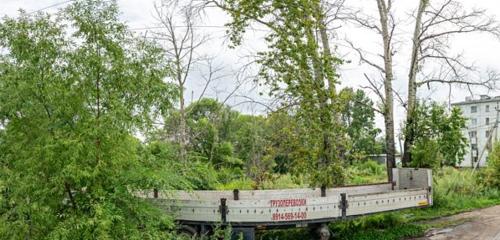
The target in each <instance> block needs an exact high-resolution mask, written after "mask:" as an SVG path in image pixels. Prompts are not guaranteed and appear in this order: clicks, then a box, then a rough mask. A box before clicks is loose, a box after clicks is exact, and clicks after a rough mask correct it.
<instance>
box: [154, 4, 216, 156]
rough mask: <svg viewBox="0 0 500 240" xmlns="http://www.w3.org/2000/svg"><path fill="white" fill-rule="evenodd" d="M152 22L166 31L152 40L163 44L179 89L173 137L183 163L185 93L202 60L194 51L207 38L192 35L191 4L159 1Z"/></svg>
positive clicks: (185, 128)
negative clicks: (154, 21) (194, 69)
mask: <svg viewBox="0 0 500 240" xmlns="http://www.w3.org/2000/svg"><path fill="white" fill-rule="evenodd" d="M155 18H156V19H157V21H158V22H159V23H160V26H161V27H162V28H163V29H164V30H165V31H156V32H153V34H154V38H155V39H157V40H158V41H159V42H160V43H162V44H163V49H164V51H165V55H166V57H167V58H168V60H169V61H170V64H171V65H172V78H173V79H174V81H175V82H176V83H177V84H178V85H179V95H178V99H179V112H178V113H179V118H178V120H179V122H178V129H177V131H176V134H175V135H174V136H175V138H176V139H177V142H178V143H179V150H180V151H179V153H180V154H179V158H180V159H181V161H182V162H184V163H186V161H187V150H186V145H187V144H188V143H187V142H188V133H187V123H186V109H185V108H186V107H185V105H186V104H185V97H186V96H185V94H184V93H185V91H186V81H187V80H188V77H189V76H190V75H191V74H192V71H193V66H194V65H195V64H197V63H199V62H200V61H201V60H202V57H201V56H200V55H199V54H198V52H197V51H198V49H199V48H200V47H201V46H202V44H203V43H204V42H206V41H207V37H206V36H202V35H199V34H197V33H196V32H195V30H194V28H193V27H194V24H195V20H196V19H195V18H196V14H195V10H194V8H193V7H192V6H191V5H190V4H188V5H185V6H179V2H178V1H177V0H161V1H160V2H159V4H156V3H155ZM210 67H211V65H210ZM210 70H212V69H210ZM216 71H218V70H216ZM213 74H214V72H212V71H210V74H209V75H210V79H208V80H207V83H206V86H205V88H206V87H207V86H208V85H209V84H210V81H211V80H212V75H213ZM200 97H201V96H200Z"/></svg>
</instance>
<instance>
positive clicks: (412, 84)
mask: <svg viewBox="0 0 500 240" xmlns="http://www.w3.org/2000/svg"><path fill="white" fill-rule="evenodd" d="M427 4H428V0H420V4H419V7H418V10H417V11H418V12H417V17H416V20H415V30H414V32H413V48H412V52H411V62H410V72H409V74H408V101H407V112H406V126H405V132H404V136H405V142H404V155H403V159H402V162H403V166H405V167H406V166H408V165H409V164H410V162H411V148H412V146H413V142H414V140H415V136H414V132H415V129H414V126H413V125H414V121H415V119H414V118H415V117H414V115H415V108H416V104H417V84H416V76H417V72H418V58H419V48H420V34H421V32H422V15H423V14H424V11H425V8H426V7H427Z"/></svg>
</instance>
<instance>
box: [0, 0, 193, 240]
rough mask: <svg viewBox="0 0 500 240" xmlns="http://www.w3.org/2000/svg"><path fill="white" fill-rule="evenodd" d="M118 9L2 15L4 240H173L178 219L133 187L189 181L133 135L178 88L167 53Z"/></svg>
mask: <svg viewBox="0 0 500 240" xmlns="http://www.w3.org/2000/svg"><path fill="white" fill-rule="evenodd" d="M118 12H119V11H118V9H117V6H116V3H115V2H114V1H98V0H82V1H75V2H74V3H72V4H71V5H70V6H69V7H68V8H67V9H66V10H65V11H64V12H63V13H62V14H60V15H58V16H50V15H46V14H27V13H25V12H20V16H19V17H18V18H16V19H13V18H4V19H3V20H2V21H1V22H0V48H2V52H1V55H0V103H1V105H0V122H2V123H3V124H4V128H5V129H4V134H3V135H2V139H1V140H0V143H1V146H0V148H1V149H2V151H1V152H0V159H1V160H0V161H1V166H2V168H1V169H0V171H1V172H0V179H1V180H0V182H2V184H3V186H4V189H3V191H2V194H3V197H2V203H1V208H0V211H1V217H0V225H1V226H2V228H0V230H1V231H2V232H0V236H1V237H2V239H159V238H169V237H171V234H170V231H169V230H171V229H172V228H173V227H174V226H173V223H172V221H171V219H170V218H168V216H164V215H162V214H161V213H160V212H158V211H157V210H156V209H155V208H153V207H152V206H150V205H149V204H147V203H146V202H144V201H143V200H141V199H139V198H137V197H135V196H134V194H133V193H134V192H135V191H137V190H139V189H148V188H150V187H153V186H156V187H159V188H165V189H168V188H173V187H175V186H177V184H180V185H182V183H183V181H182V177H181V176H177V174H176V173H175V172H171V171H167V172H163V174H162V172H161V171H162V170H165V168H162V167H161V166H158V165H156V164H157V163H155V162H152V161H150V160H151V159H147V158H146V159H144V158H142V157H141V149H140V147H138V144H139V142H138V141H137V140H136V139H134V138H133V137H132V135H133V134H134V133H135V132H137V131H141V130H142V131H144V130H146V129H148V128H150V127H151V124H150V123H151V122H152V120H153V119H154V118H155V116H156V115H157V113H158V112H165V111H167V110H168V109H169V108H170V107H171V102H170V99H172V98H173V95H174V94H175V88H174V87H173V86H171V85H169V84H166V83H164V82H163V81H162V79H163V78H164V77H165V76H166V74H167V73H168V72H167V70H168V69H165V68H164V66H165V65H166V64H165V63H164V62H162V60H163V59H164V58H163V56H162V55H161V54H160V51H159V50H158V48H157V47H156V46H154V45H153V44H151V43H149V42H145V41H144V40H142V39H138V38H135V37H134V36H133V35H132V34H131V33H129V32H127V31H126V28H125V25H124V24H122V23H121V22H120V21H119V20H118ZM65 24H67V25H65ZM155 167H159V168H156V169H152V168H155ZM150 174H152V175H153V177H150Z"/></svg>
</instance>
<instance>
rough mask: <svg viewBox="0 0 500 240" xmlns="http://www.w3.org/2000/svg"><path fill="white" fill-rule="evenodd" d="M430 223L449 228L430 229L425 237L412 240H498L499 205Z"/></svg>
mask: <svg viewBox="0 0 500 240" xmlns="http://www.w3.org/2000/svg"><path fill="white" fill-rule="evenodd" d="M431 223H433V224H434V223H435V224H437V225H439V224H444V225H448V224H451V226H448V227H445V228H439V229H431V230H429V231H428V232H427V233H426V235H425V237H422V238H415V239H414V240H448V239H474V240H500V205H499V206H495V207H490V208H485V209H481V210H476V211H472V212H466V213H461V214H458V215H453V216H450V217H445V218H440V219H437V220H434V221H432V222H431Z"/></svg>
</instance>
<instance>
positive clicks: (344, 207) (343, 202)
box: [340, 193, 347, 219]
mask: <svg viewBox="0 0 500 240" xmlns="http://www.w3.org/2000/svg"><path fill="white" fill-rule="evenodd" d="M340 207H341V209H342V218H343V219H345V218H346V216H347V196H346V193H341V194H340Z"/></svg>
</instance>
